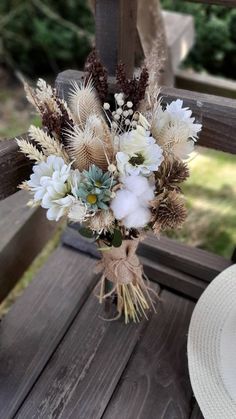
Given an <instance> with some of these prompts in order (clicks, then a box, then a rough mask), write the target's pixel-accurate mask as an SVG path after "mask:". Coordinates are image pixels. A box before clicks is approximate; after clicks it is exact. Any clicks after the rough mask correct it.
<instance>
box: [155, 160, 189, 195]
mask: <svg viewBox="0 0 236 419" xmlns="http://www.w3.org/2000/svg"><path fill="white" fill-rule="evenodd" d="M188 177H189V168H188V166H187V164H186V163H184V162H182V161H181V160H177V159H174V158H173V159H169V158H168V157H167V156H166V158H165V159H164V161H163V162H162V164H161V166H160V167H159V169H158V171H157V172H155V181H156V190H157V191H158V192H161V191H163V190H166V189H167V190H176V191H179V192H181V189H180V187H179V184H180V183H182V182H184V181H185V180H186V179H187V178H188Z"/></svg>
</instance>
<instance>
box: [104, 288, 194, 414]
mask: <svg viewBox="0 0 236 419" xmlns="http://www.w3.org/2000/svg"><path fill="white" fill-rule="evenodd" d="M161 299H162V301H161V304H160V309H159V311H158V313H157V315H156V316H152V319H151V321H150V322H149V324H148V327H147V329H146V331H145V333H144V335H143V336H142V340H141V341H140V343H139V345H138V346H137V348H136V350H135V352H134V354H133V355H132V357H131V359H130V361H129V364H128V366H127V368H126V369H125V371H124V373H123V376H122V378H121V380H120V382H119V384H118V387H117V389H116V391H115V393H114V395H113V397H112V399H111V401H110V403H109V405H108V407H107V409H106V411H105V414H104V416H103V419H110V418H112V419H120V418H121V417H122V418H126V419H134V418H139V419H147V418H158V419H164V418H176V419H177V418H178V419H187V418H189V414H190V401H191V397H192V391H191V386H190V382H189V377H188V368H187V355H186V339H187V338H186V336H187V331H188V324H189V321H190V316H191V313H192V309H193V303H191V302H189V301H188V300H186V299H184V298H181V297H179V296H176V295H174V294H172V293H169V292H167V291H164V292H163V293H162V294H161Z"/></svg>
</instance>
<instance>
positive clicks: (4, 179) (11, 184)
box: [0, 135, 32, 200]
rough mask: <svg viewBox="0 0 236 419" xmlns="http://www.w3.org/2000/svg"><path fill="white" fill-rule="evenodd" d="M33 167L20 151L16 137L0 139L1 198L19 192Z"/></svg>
mask: <svg viewBox="0 0 236 419" xmlns="http://www.w3.org/2000/svg"><path fill="white" fill-rule="evenodd" d="M22 137H26V136H24V135H23V136H22ZM31 168H32V162H30V160H28V159H27V158H26V157H25V156H24V155H23V154H22V153H20V152H19V147H18V145H17V144H16V141H15V139H11V140H4V141H0V200H1V199H4V198H6V197H7V196H9V195H11V194H13V193H15V192H17V190H18V189H17V187H18V185H19V184H20V183H21V182H23V181H24V180H26V179H28V178H29V175H30V173H31Z"/></svg>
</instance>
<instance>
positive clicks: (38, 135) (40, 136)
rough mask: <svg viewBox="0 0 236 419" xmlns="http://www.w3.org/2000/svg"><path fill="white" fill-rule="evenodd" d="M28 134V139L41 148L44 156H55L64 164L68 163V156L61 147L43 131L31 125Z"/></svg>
mask: <svg viewBox="0 0 236 419" xmlns="http://www.w3.org/2000/svg"><path fill="white" fill-rule="evenodd" d="M28 133H29V137H30V138H31V139H32V140H34V141H35V142H36V143H37V144H39V145H40V146H41V148H42V151H43V154H44V155H45V156H50V155H52V154H54V155H55V156H59V157H62V158H63V159H64V160H65V162H67V163H69V156H68V154H67V153H66V151H65V150H64V149H63V147H62V145H61V144H60V143H59V142H58V141H57V140H55V139H54V138H52V137H50V136H49V135H48V134H47V133H46V132H45V131H43V130H42V129H40V128H37V127H35V126H34V125H31V126H30V128H29V131H28Z"/></svg>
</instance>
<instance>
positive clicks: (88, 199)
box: [87, 194, 97, 205]
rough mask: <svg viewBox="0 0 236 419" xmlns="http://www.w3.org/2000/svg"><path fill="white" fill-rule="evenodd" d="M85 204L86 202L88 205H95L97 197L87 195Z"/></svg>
mask: <svg viewBox="0 0 236 419" xmlns="http://www.w3.org/2000/svg"><path fill="white" fill-rule="evenodd" d="M87 202H88V203H89V204H90V205H93V204H96V202H97V195H94V194H89V195H88V196H87Z"/></svg>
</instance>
